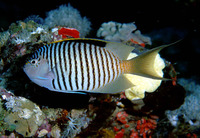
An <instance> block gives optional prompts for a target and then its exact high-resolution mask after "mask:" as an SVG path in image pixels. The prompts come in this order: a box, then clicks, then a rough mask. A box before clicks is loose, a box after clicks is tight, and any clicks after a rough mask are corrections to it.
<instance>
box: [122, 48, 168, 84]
mask: <svg viewBox="0 0 200 138" xmlns="http://www.w3.org/2000/svg"><path fill="white" fill-rule="evenodd" d="M170 45H171V44H170ZM170 45H164V46H160V47H156V48H154V49H151V50H149V51H147V52H145V53H143V54H141V55H139V56H137V57H135V58H133V59H130V60H124V61H123V64H124V68H125V69H124V73H127V74H135V75H139V76H143V77H148V78H152V79H160V80H169V79H166V78H162V77H161V76H160V75H159V74H158V73H157V72H156V71H155V69H154V62H155V58H156V56H157V55H158V52H159V51H160V50H162V49H163V48H165V47H168V46H170Z"/></svg>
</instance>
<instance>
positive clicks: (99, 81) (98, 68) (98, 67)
mask: <svg viewBox="0 0 200 138" xmlns="http://www.w3.org/2000/svg"><path fill="white" fill-rule="evenodd" d="M97 50H98V51H99V47H97V46H95V49H94V53H95V55H96V60H97V71H98V86H97V88H99V87H100V83H101V80H100V75H101V72H100V65H99V58H98V55H97Z"/></svg>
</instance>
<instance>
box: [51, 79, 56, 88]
mask: <svg viewBox="0 0 200 138" xmlns="http://www.w3.org/2000/svg"><path fill="white" fill-rule="evenodd" d="M52 86H53V88H54V89H56V87H55V79H53V80H52Z"/></svg>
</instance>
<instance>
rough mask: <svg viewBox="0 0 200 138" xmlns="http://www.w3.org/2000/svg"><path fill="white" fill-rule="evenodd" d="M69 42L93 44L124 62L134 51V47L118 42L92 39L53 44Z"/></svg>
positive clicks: (75, 39)
mask: <svg viewBox="0 0 200 138" xmlns="http://www.w3.org/2000/svg"><path fill="white" fill-rule="evenodd" d="M67 41H73V42H79V43H81V42H83V43H88V44H93V45H95V46H100V47H105V48H106V49H107V50H109V51H111V52H113V53H115V54H116V55H117V56H118V57H119V58H120V59H122V60H126V59H127V57H128V55H129V54H130V53H131V51H133V50H134V47H133V46H128V45H125V44H122V43H117V42H110V41H104V40H100V39H92V38H69V39H64V40H59V41H55V42H52V43H58V42H67Z"/></svg>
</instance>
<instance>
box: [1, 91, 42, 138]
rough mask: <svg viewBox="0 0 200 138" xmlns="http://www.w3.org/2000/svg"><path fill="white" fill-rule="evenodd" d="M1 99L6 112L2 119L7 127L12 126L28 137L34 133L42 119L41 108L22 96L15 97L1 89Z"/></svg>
mask: <svg viewBox="0 0 200 138" xmlns="http://www.w3.org/2000/svg"><path fill="white" fill-rule="evenodd" d="M1 100H3V102H4V105H5V107H6V110H5V109H3V107H2V106H1V108H2V111H3V112H4V115H5V112H7V114H6V116H4V121H5V123H6V124H7V125H8V126H7V127H8V128H14V129H15V131H16V132H18V133H19V134H21V135H23V136H26V137H30V136H33V135H35V133H36V131H37V129H38V127H39V126H40V125H41V124H42V123H43V121H44V118H45V116H44V114H43V112H42V111H41V109H40V108H39V107H38V106H37V105H36V104H34V103H33V102H31V101H30V100H28V99H26V98H23V97H16V96H14V95H13V94H10V93H9V92H7V91H6V90H3V89H1Z"/></svg>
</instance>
